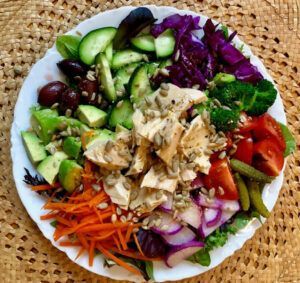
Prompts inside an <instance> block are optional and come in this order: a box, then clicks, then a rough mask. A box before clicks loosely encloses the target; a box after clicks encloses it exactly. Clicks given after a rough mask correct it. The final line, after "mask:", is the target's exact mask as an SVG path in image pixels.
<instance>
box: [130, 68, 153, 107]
mask: <svg viewBox="0 0 300 283" xmlns="http://www.w3.org/2000/svg"><path fill="white" fill-rule="evenodd" d="M147 71H148V66H147V64H144V65H142V66H140V67H137V68H136V69H135V71H134V72H133V74H132V76H131V78H130V80H129V83H128V88H129V92H130V100H131V101H132V103H136V104H137V105H140V103H141V102H142V100H143V98H144V96H145V95H149V94H150V93H152V89H151V85H150V81H149V78H148V73H147Z"/></svg>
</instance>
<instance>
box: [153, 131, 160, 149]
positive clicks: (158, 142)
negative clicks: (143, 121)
mask: <svg viewBox="0 0 300 283" xmlns="http://www.w3.org/2000/svg"><path fill="white" fill-rule="evenodd" d="M153 139H154V144H155V145H156V146H158V147H160V146H161V144H162V137H161V135H160V134H159V133H158V132H157V133H156V134H155V135H154V138H153Z"/></svg>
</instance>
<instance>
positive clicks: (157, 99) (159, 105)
mask: <svg viewBox="0 0 300 283" xmlns="http://www.w3.org/2000/svg"><path fill="white" fill-rule="evenodd" d="M154 101H155V103H156V104H157V106H158V107H159V108H161V107H162V101H161V99H160V97H159V96H156V97H155V99H154Z"/></svg>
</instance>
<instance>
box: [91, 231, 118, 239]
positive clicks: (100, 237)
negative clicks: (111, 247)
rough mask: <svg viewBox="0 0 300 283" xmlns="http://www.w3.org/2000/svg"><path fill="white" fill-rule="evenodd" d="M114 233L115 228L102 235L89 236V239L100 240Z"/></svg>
mask: <svg viewBox="0 0 300 283" xmlns="http://www.w3.org/2000/svg"><path fill="white" fill-rule="evenodd" d="M114 233H116V231H115V230H113V231H110V232H108V233H106V234H103V235H102V236H91V237H90V239H91V240H94V241H101V240H105V239H107V238H108V237H110V236H111V235H113V234H114Z"/></svg>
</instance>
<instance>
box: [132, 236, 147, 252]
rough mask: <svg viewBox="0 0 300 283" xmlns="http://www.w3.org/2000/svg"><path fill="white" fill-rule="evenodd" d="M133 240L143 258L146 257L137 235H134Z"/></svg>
mask: <svg viewBox="0 0 300 283" xmlns="http://www.w3.org/2000/svg"><path fill="white" fill-rule="evenodd" d="M133 238H134V241H135V244H136V246H137V248H138V250H139V252H140V253H141V255H142V256H145V255H144V253H143V251H142V249H141V246H140V243H139V240H138V238H137V236H136V233H133Z"/></svg>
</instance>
